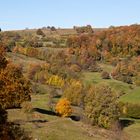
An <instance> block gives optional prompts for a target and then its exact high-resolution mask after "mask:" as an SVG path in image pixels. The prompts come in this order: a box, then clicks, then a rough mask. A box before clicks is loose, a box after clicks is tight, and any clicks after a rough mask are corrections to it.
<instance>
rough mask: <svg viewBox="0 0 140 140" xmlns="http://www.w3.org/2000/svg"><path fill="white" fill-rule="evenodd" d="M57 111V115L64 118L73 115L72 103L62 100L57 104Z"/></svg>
mask: <svg viewBox="0 0 140 140" xmlns="http://www.w3.org/2000/svg"><path fill="white" fill-rule="evenodd" d="M55 110H56V113H58V114H59V115H60V116H62V117H68V116H70V115H71V113H72V108H71V105H70V101H68V100H67V99H66V98H62V99H60V100H59V102H58V103H57V104H56V107H55Z"/></svg>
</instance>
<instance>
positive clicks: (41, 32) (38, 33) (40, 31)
mask: <svg viewBox="0 0 140 140" xmlns="http://www.w3.org/2000/svg"><path fill="white" fill-rule="evenodd" d="M36 34H37V35H41V36H45V34H44V33H43V31H42V30H41V29H38V30H37V31H36Z"/></svg>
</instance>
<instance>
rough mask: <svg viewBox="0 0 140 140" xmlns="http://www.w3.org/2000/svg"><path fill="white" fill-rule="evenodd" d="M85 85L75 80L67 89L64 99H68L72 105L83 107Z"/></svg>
mask: <svg viewBox="0 0 140 140" xmlns="http://www.w3.org/2000/svg"><path fill="white" fill-rule="evenodd" d="M83 90H84V88H83V85H82V84H81V82H79V81H76V80H73V81H70V83H69V84H68V85H67V86H66V87H65V89H64V92H63V97H65V98H67V99H68V100H69V101H70V102H71V103H72V105H77V106H81V105H83V98H84V94H83V92H84V91H83Z"/></svg>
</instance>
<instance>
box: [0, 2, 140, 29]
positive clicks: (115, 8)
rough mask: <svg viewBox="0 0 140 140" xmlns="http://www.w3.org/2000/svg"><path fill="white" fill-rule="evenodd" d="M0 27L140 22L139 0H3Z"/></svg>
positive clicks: (31, 27) (118, 24) (104, 26)
mask: <svg viewBox="0 0 140 140" xmlns="http://www.w3.org/2000/svg"><path fill="white" fill-rule="evenodd" d="M0 5H1V8H0V13H1V14H0V28H1V29H2V30H3V31H6V30H24V29H25V28H29V29H33V28H41V27H43V26H45V27H46V26H55V27H57V28H58V27H60V28H72V27H73V26H84V25H87V24H90V25H92V26H93V27H95V28H108V27H109V26H125V25H132V24H140V14H139V13H140V8H139V5H140V1H138V0H123V1H122V0H117V1H112V0H106V1H104V0H94V1H93V0H86V1H85V0H67V1H66V0H59V1H58V0H24V1H19V0H13V1H11V0H4V1H1V2H0Z"/></svg>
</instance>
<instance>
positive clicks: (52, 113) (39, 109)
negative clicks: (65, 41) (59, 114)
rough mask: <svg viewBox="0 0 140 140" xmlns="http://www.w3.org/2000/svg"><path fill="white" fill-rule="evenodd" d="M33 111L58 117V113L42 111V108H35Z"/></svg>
mask: <svg viewBox="0 0 140 140" xmlns="http://www.w3.org/2000/svg"><path fill="white" fill-rule="evenodd" d="M33 110H34V111H36V112H38V113H41V114H47V115H52V116H56V113H55V112H53V111H50V110H45V109H41V108H34V109H33Z"/></svg>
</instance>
